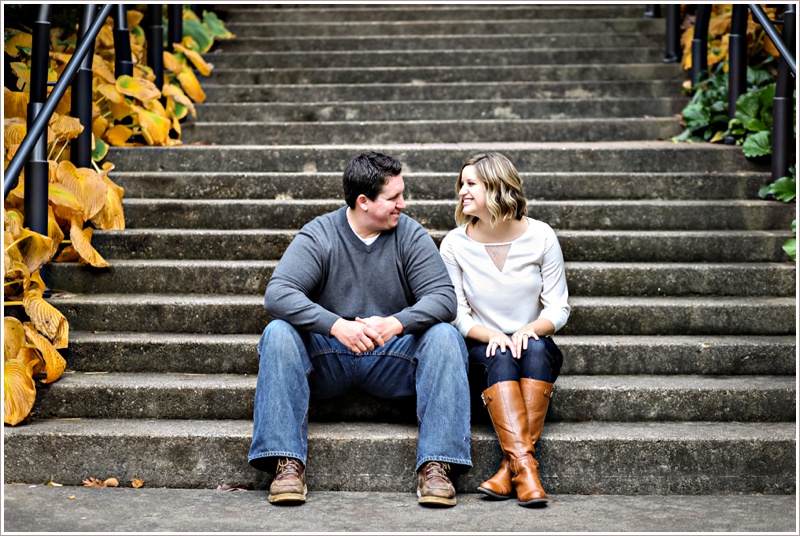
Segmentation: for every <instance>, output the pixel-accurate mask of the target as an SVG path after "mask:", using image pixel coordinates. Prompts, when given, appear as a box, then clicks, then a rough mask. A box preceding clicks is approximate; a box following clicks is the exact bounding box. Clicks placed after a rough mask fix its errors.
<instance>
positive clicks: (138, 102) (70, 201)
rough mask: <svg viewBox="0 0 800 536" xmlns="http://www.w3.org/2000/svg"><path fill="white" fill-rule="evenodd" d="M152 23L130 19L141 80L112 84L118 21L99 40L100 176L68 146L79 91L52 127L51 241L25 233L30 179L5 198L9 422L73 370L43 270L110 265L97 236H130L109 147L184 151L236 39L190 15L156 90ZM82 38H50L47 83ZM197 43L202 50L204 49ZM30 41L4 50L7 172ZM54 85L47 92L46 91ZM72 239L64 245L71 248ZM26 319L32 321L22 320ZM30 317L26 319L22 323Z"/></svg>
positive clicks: (23, 127)
mask: <svg viewBox="0 0 800 536" xmlns="http://www.w3.org/2000/svg"><path fill="white" fill-rule="evenodd" d="M143 17H144V15H143V13H142V12H140V11H138V10H129V11H128V12H127V18H128V20H127V25H128V28H129V29H130V48H131V59H132V61H133V76H120V77H119V78H117V77H115V76H114V63H115V59H116V58H115V50H114V36H113V19H112V18H110V17H109V18H108V19H107V20H106V21H105V23H104V26H103V27H102V28H101V30H100V33H99V35H98V37H97V39H96V41H95V49H94V56H93V57H92V76H93V80H92V119H91V131H92V167H90V168H79V167H76V166H75V165H74V164H72V163H71V162H70V144H71V141H72V140H73V139H75V137H77V136H78V135H79V134H80V133H81V132H83V128H84V127H83V126H82V125H81V124H80V122H79V120H78V119H77V118H74V117H71V116H70V115H69V113H70V108H71V88H68V89H67V90H66V92H65V94H64V96H63V97H62V98H61V100H60V101H59V103H58V105H57V106H56V108H55V113H54V114H53V116H52V117H51V119H50V121H49V123H48V127H47V160H48V164H49V185H48V205H49V206H48V215H49V216H48V232H47V236H44V235H40V234H38V233H35V232H32V231H30V230H29V229H26V228H25V227H24V224H23V222H24V214H23V210H24V197H25V190H24V188H25V180H24V172H23V174H22V175H21V176H20V179H19V183H18V185H17V187H16V188H15V189H14V190H12V191H11V193H10V194H9V195H8V197H7V198H6V199H5V203H4V211H3V230H4V233H3V236H4V263H3V266H4V303H5V305H6V307H13V308H16V307H19V308H21V309H12V310H14V311H16V312H15V314H14V315H12V316H6V317H5V318H4V349H3V355H4V369H3V384H4V388H5V391H4V401H3V402H4V422H5V423H6V424H10V425H12V426H13V425H16V424H19V423H21V422H24V421H25V420H26V419H27V418H28V416H29V415H30V413H31V409H32V408H33V404H34V402H35V399H36V381H37V380H38V381H41V382H43V383H50V382H53V381H56V380H57V379H58V378H59V377H60V376H61V374H62V373H63V372H64V369H65V367H66V362H65V360H64V358H63V357H62V356H61V354H60V353H59V352H58V350H59V349H63V348H66V347H67V345H68V342H69V341H68V339H69V325H68V323H67V320H66V318H65V317H64V316H63V315H62V314H61V313H60V312H59V311H58V310H57V309H56V308H54V307H53V306H52V305H50V304H49V303H48V302H47V301H46V300H45V298H44V292H45V290H46V286H45V283H44V282H43V281H42V278H41V276H40V272H39V271H40V269H41V268H42V266H44V265H45V264H46V263H48V262H67V261H77V262H78V263H81V264H88V265H91V266H94V267H98V268H102V267H107V266H108V262H107V261H106V260H105V259H104V258H103V257H102V255H100V253H99V252H98V251H97V250H95V249H94V247H93V246H92V244H91V239H92V234H93V232H94V229H103V230H121V229H124V228H125V216H124V213H123V207H122V197H123V195H124V193H125V192H124V190H123V189H122V188H121V187H119V186H118V185H117V184H115V183H114V181H112V180H111V179H110V178H109V176H108V174H109V172H111V171H112V170H113V169H114V165H113V164H112V163H110V162H104V163H103V164H102V166H100V165H98V163H97V162H101V161H103V160H104V159H105V157H106V155H107V153H108V148H109V146H118V147H121V146H129V145H143V144H148V145H161V146H171V145H180V144H181V141H180V137H181V128H180V121H181V120H182V119H183V118H185V117H186V116H187V115H188V114H191V115H192V117H197V112H196V110H195V107H194V103H196V102H203V101H204V100H205V93H204V92H203V90H202V88H201V87H200V83H199V82H198V80H197V77H196V76H195V73H194V70H195V69H196V70H197V72H198V73H200V74H201V75H203V76H208V75H209V74H210V73H211V69H212V68H213V67H212V66H211V65H210V64H207V63H206V62H205V61H204V60H203V58H202V56H201V55H202V54H204V53H206V52H208V50H209V48H210V47H211V45H212V44H213V41H214V39H230V38H233V37H235V36H234V35H233V34H230V32H228V31H227V30H226V29H225V28H224V25H223V24H222V22H221V21H220V20H219V19H218V18H217V17H216V15H214V14H213V13H211V12H204V13H203V21H200V19H199V18H198V17H197V16H196V15H194V13H192V12H191V11H190V10H186V9H184V23H185V30H186V31H185V37H184V38H183V40H182V41H181V42H180V43H175V44H174V53H169V52H165V53H164V62H165V72H164V84H163V87H162V88H161V89H159V88H158V87H156V85H155V84H154V80H155V75H154V74H153V71H152V69H150V68H149V67H147V66H146V65H145V59H146V40H145V36H144V31H143V29H142V28H141V26H140V23H141V21H142V19H143ZM76 39H77V35H76V34H75V33H72V34H71V35H62V31H61V30H59V29H53V30H52V31H51V33H50V65H49V67H48V80H49V81H56V80H58V77H59V76H60V75H61V74H62V73H63V71H64V69H65V68H66V65H67V62H69V60H70V59H71V58H72V55H73V54H74V52H75V44H76ZM198 41H199V42H200V43H201V44H198ZM31 43H32V37H31V34H30V33H27V32H25V31H23V30H20V29H14V28H5V30H4V50H5V52H6V54H8V56H10V57H11V63H10V68H11V71H12V72H13V73H14V75H15V76H16V78H17V84H16V91H14V90H11V89H9V88H7V87H6V88H4V90H3V100H4V109H3V129H4V139H3V142H4V169H6V168H7V167H8V165H9V163H10V162H11V159H12V158H13V157H14V155H15V154H16V152H17V151H18V150H19V147H20V144H21V143H22V140H23V139H24V137H25V134H26V132H27V117H26V116H27V107H28V103H29V102H30V90H29V87H28V86H29V84H30V78H31V72H30V52H31V50H30V48H31ZM50 91H52V86H50V87H48V92H50ZM65 239H66V240H65ZM23 312H24V315H23ZM23 316H25V317H26V318H27V319H25V318H23V319H19V318H18V317H23Z"/></svg>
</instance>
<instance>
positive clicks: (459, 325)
mask: <svg viewBox="0 0 800 536" xmlns="http://www.w3.org/2000/svg"><path fill="white" fill-rule="evenodd" d="M453 240H454V238H453V235H452V232H451V233H449V234H448V235H447V236H445V237H444V240H442V244H441V246H440V247H439V253H440V254H441V257H442V260H443V261H444V265H445V267H446V268H447V274H448V275H449V276H450V281H451V282H452V283H453V288H454V289H455V293H456V300H457V303H458V307H457V310H456V319H455V321H454V322H453V326H455V328H456V329H457V330H458V332H459V333H461V335H462V336H463V337H464V338H466V337H467V334H468V333H469V330H471V329H472V328H473V327H474V326H475V325H477V322H475V320H474V319H473V318H472V307H470V305H469V301H467V295H466V293H465V292H464V273H463V271H462V269H461V265H460V264H459V263H458V260H456V254H455V251H454V249H453V248H454V246H453Z"/></svg>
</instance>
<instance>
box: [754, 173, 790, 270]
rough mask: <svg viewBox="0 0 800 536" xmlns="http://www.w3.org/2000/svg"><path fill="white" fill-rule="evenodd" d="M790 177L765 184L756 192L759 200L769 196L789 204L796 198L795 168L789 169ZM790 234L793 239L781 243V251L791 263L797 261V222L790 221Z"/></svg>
mask: <svg viewBox="0 0 800 536" xmlns="http://www.w3.org/2000/svg"><path fill="white" fill-rule="evenodd" d="M789 173H790V174H791V176H787V177H781V178H780V179H778V180H776V181H775V182H773V183H771V184H765V185H764V186H762V187H761V189H760V190H759V191H758V196H759V197H760V198H761V199H767V198H768V197H769V196H772V197H774V198H775V199H777V200H779V201H783V202H784V203H791V202H792V201H794V200H795V197H796V196H797V174H796V172H795V166H791V167H790V168H789ZM792 232H793V233H794V234H795V238H790V239H789V240H787V241H786V242H784V243H783V250H784V251H785V252H786V254H787V255H789V257H791V258H792V260H793V261H796V260H797V238H796V235H797V220H796V219H795V220H794V221H792Z"/></svg>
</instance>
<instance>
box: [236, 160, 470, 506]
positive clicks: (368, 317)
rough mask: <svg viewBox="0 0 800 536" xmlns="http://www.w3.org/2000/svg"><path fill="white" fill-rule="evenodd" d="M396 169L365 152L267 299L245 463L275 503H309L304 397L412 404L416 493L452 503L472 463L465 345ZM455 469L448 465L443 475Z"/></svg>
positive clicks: (446, 285) (432, 249)
mask: <svg viewBox="0 0 800 536" xmlns="http://www.w3.org/2000/svg"><path fill="white" fill-rule="evenodd" d="M401 171H402V164H401V163H400V162H399V161H397V160H395V159H394V158H391V157H389V156H386V155H383V154H379V153H374V152H368V153H364V154H361V155H359V156H356V157H355V158H353V159H352V160H351V161H350V163H349V164H348V165H347V167H346V168H345V171H344V181H343V183H344V196H345V201H346V203H347V205H346V206H344V207H342V208H340V209H338V210H336V211H334V212H331V213H328V214H325V215H323V216H319V217H317V218H315V219H314V220H313V221H311V222H310V223H308V224H306V225H305V226H304V227H303V228H302V229H301V230H300V232H299V233H298V235H297V237H295V239H294V240H293V241H292V243H291V244H290V245H289V247H288V248H287V250H286V252H285V253H284V255H283V257H282V258H281V261H280V263H279V264H278V267H277V268H276V269H275V272H274V273H273V275H272V277H271V278H270V281H269V284H268V285H267V291H266V294H265V296H264V306H265V308H266V310H267V313H269V315H270V316H271V317H272V319H273V320H272V321H271V322H270V323H269V324H268V325H267V327H266V329H264V332H263V333H262V335H261V340H260V341H259V345H258V353H259V371H258V383H257V386H256V395H255V410H254V416H253V417H254V422H253V440H252V443H251V445H250V454H249V457H248V461H249V462H250V464H251V465H252V466H253V467H255V468H257V469H260V470H263V471H269V472H271V471H273V470H274V471H275V478H274V480H273V481H272V484H271V485H270V494H269V501H270V502H271V503H294V504H296V503H302V502H305V500H306V493H307V487H306V474H305V466H306V457H307V452H308V405H309V398H310V397H312V396H313V397H315V398H330V397H334V396H337V395H340V394H343V393H345V392H346V391H348V390H349V389H351V388H353V387H358V388H360V389H362V390H364V391H366V392H368V393H371V394H373V395H375V396H379V397H383V398H398V397H406V396H416V397H417V419H418V423H419V439H418V443H417V463H416V469H417V475H418V476H417V482H418V484H417V496H418V497H419V502H420V503H421V504H425V505H434V506H453V505H455V504H456V492H455V488H454V487H453V484H452V482H451V480H450V478H449V475H448V472H450V471H458V472H463V471H466V470H467V469H469V467H471V466H472V463H471V460H470V416H469V406H470V404H469V387H468V380H467V357H466V356H467V350H466V346H465V344H464V341H463V337H461V335H460V334H459V333H458V331H456V329H455V328H454V327H453V326H452V325H451V324H450V322H451V321H452V320H453V319H454V318H455V313H456V296H455V291H454V289H453V285H452V283H451V282H450V279H449V276H448V274H447V270H446V269H445V266H444V262H443V261H442V259H441V256H440V255H439V252H438V249H437V248H436V244H435V243H434V242H433V240H432V239H431V237H430V235H429V234H428V233H427V231H426V230H425V229H424V228H423V227H422V226H421V225H420V224H419V223H418V222H416V221H414V220H413V219H411V218H409V217H408V216H406V215H404V214H401V211H402V210H403V209H404V208H405V207H406V203H405V201H404V200H403V190H404V183H403V177H402V174H401ZM451 466H452V468H451Z"/></svg>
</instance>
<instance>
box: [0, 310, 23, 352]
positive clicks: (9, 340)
mask: <svg viewBox="0 0 800 536" xmlns="http://www.w3.org/2000/svg"><path fill="white" fill-rule="evenodd" d="M24 345H25V330H24V329H22V322H20V321H19V320H18V319H16V318H14V317H13V316H5V317H3V361H8V360H9V359H16V357H17V354H19V351H20V350H21V349H22V347H23V346H24Z"/></svg>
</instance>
